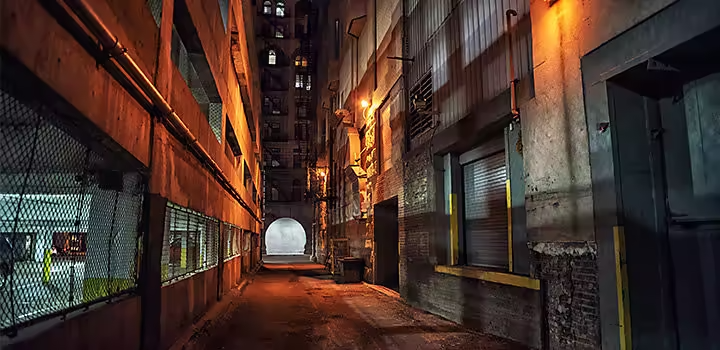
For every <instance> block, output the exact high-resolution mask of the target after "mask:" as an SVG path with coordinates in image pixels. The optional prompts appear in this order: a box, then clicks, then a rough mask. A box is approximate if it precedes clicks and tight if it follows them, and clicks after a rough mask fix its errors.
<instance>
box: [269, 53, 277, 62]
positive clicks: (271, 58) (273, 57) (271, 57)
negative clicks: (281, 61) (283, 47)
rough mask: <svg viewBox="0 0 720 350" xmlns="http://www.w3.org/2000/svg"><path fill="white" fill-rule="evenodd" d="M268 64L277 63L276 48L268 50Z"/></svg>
mask: <svg viewBox="0 0 720 350" xmlns="http://www.w3.org/2000/svg"><path fill="white" fill-rule="evenodd" d="M268 64H269V65H271V66H274V65H276V64H277V53H276V52H275V50H270V51H268Z"/></svg>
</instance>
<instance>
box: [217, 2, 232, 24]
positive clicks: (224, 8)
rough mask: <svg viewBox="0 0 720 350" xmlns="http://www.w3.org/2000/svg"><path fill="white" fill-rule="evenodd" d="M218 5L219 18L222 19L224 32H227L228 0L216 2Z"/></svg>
mask: <svg viewBox="0 0 720 350" xmlns="http://www.w3.org/2000/svg"><path fill="white" fill-rule="evenodd" d="M218 5H220V16H221V17H222V21H223V28H224V29H225V32H227V28H228V12H229V11H230V3H229V1H228V0H218Z"/></svg>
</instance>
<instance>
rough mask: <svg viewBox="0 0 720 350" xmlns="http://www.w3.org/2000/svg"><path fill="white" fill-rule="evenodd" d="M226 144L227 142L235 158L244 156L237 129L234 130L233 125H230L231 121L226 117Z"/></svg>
mask: <svg viewBox="0 0 720 350" xmlns="http://www.w3.org/2000/svg"><path fill="white" fill-rule="evenodd" d="M225 142H227V144H228V146H229V147H230V149H231V150H232V154H233V155H234V156H235V157H240V156H242V150H241V149H240V143H239V142H238V139H237V134H235V129H233V127H232V123H230V119H229V118H228V117H227V116H226V117H225Z"/></svg>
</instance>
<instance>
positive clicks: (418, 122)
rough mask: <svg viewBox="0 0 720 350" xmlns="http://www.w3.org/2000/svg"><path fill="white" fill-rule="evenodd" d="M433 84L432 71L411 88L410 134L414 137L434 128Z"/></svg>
mask: <svg viewBox="0 0 720 350" xmlns="http://www.w3.org/2000/svg"><path fill="white" fill-rule="evenodd" d="M432 100H433V84H432V73H428V74H426V75H425V76H424V77H422V78H420V81H419V82H418V83H417V84H416V85H415V87H413V88H412V89H411V90H410V116H409V119H408V121H409V123H408V124H409V125H408V127H409V130H410V132H409V134H410V138H411V139H413V138H415V137H417V136H419V135H422V134H423V133H425V132H426V131H428V130H430V129H431V128H432V122H433V104H432V102H433V101H432Z"/></svg>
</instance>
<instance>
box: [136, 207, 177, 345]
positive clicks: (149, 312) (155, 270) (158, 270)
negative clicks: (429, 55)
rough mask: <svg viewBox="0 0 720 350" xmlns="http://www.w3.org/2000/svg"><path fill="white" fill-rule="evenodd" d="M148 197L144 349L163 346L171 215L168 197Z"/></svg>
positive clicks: (143, 276)
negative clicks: (163, 298) (163, 291)
mask: <svg viewBox="0 0 720 350" xmlns="http://www.w3.org/2000/svg"><path fill="white" fill-rule="evenodd" d="M146 201H147V202H146V203H145V204H144V207H145V210H144V213H143V214H144V217H145V220H144V221H145V222H146V223H147V224H146V225H145V227H143V231H144V232H143V238H144V240H143V252H142V253H143V259H142V262H143V266H142V270H141V271H142V272H141V275H140V276H141V279H142V281H141V282H142V283H139V291H140V296H141V303H142V308H141V310H142V311H141V312H142V318H141V319H142V328H141V329H142V331H141V338H142V339H141V343H142V346H141V349H143V350H150V349H153V350H154V349H158V348H159V347H160V313H161V311H162V310H161V304H162V303H161V288H162V282H161V281H162V278H163V277H165V276H164V275H163V273H167V264H166V263H165V262H164V261H163V259H169V257H166V256H163V252H164V251H168V250H165V249H167V248H169V247H167V248H166V247H164V245H166V244H169V243H168V241H167V237H166V236H165V234H164V233H165V227H169V222H170V217H169V215H166V213H167V211H166V208H167V200H166V199H165V198H163V197H160V196H159V195H149V196H147V199H146ZM166 222H167V223H168V226H166V224H165V223H166ZM166 255H167V254H166Z"/></svg>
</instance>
